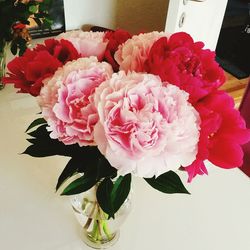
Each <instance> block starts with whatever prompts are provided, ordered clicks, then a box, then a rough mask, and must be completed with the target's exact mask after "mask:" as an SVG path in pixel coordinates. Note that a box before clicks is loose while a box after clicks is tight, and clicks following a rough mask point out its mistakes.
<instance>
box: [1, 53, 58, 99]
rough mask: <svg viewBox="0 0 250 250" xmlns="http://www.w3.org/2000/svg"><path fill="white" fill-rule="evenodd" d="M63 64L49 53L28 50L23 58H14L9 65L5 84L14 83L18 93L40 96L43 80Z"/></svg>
mask: <svg viewBox="0 0 250 250" xmlns="http://www.w3.org/2000/svg"><path fill="white" fill-rule="evenodd" d="M61 65H62V63H61V62H60V61H59V60H57V59H56V58H55V57H53V56H52V55H50V54H49V53H48V51H32V50H30V49H27V50H26V52H25V53H24V55H23V56H21V57H16V58H14V59H13V60H12V61H11V62H10V63H9V64H8V70H9V73H8V75H9V76H7V77H5V78H4V79H3V80H4V83H13V84H14V86H15V88H18V89H20V90H19V91H18V92H21V93H30V94H31V95H33V96H38V95H39V93H40V90H41V87H42V86H43V82H42V81H43V80H44V79H45V78H47V77H50V76H52V75H53V74H54V72H55V71H56V70H57V68H58V67H60V66H61Z"/></svg>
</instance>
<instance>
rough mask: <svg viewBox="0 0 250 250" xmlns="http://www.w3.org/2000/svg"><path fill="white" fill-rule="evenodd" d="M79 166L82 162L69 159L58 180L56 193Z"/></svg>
mask: <svg viewBox="0 0 250 250" xmlns="http://www.w3.org/2000/svg"><path fill="white" fill-rule="evenodd" d="M81 166H82V161H81V160H79V158H71V159H70V160H69V162H68V163H67V165H66V167H65V168H64V170H63V171H62V173H61V175H60V176H59V178H58V181H57V185H56V191H57V190H58V189H59V188H60V186H61V185H62V184H63V183H64V182H65V181H66V180H67V179H68V178H70V177H71V176H73V175H74V174H75V173H76V172H77V170H78V169H79V168H80V167H81Z"/></svg>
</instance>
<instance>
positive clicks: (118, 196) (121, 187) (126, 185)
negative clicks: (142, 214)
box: [111, 174, 131, 213]
mask: <svg viewBox="0 0 250 250" xmlns="http://www.w3.org/2000/svg"><path fill="white" fill-rule="evenodd" d="M130 186H131V174H127V175H125V176H119V178H118V179H117V180H116V182H115V183H114V186H113V189H112V192H111V201H112V203H113V208H114V213H116V212H117V211H118V210H119V208H120V207H121V206H122V204H123V203H124V201H125V200H126V199H127V197H128V194H129V192H130Z"/></svg>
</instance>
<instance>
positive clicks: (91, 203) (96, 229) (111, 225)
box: [71, 186, 131, 249]
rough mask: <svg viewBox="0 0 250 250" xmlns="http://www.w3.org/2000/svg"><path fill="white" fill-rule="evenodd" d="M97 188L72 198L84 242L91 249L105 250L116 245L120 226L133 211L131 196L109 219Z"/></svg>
mask: <svg viewBox="0 0 250 250" xmlns="http://www.w3.org/2000/svg"><path fill="white" fill-rule="evenodd" d="M96 190H97V186H94V187H93V188H91V189H90V190H88V191H87V192H84V193H81V194H79V195H75V196H73V197H72V198H71V204H72V207H73V211H74V213H75V216H76V218H77V220H78V222H79V223H80V225H81V226H82V240H83V241H84V242H85V243H86V244H87V245H88V246H90V247H92V248H96V249H105V248H108V247H110V246H112V245H114V244H115V243H116V242H117V240H118V238H119V233H120V231H119V229H120V226H121V225H122V224H123V222H124V221H125V219H126V217H127V216H128V214H129V212H130V211H131V195H129V196H128V198H127V199H126V200H125V202H124V203H123V205H122V206H121V208H120V209H119V210H118V211H117V212H116V214H115V218H114V219H113V218H108V215H107V214H106V213H105V212H103V210H102V209H101V207H100V206H99V204H98V202H97V199H96Z"/></svg>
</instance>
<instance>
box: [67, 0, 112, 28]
mask: <svg viewBox="0 0 250 250" xmlns="http://www.w3.org/2000/svg"><path fill="white" fill-rule="evenodd" d="M116 3H117V0H64V11H65V25H66V30H72V29H78V28H80V27H81V26H82V25H87V24H92V25H98V26H103V27H106V28H114V27H115V20H116Z"/></svg>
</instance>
